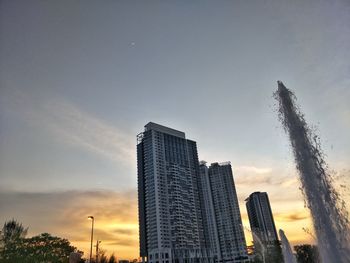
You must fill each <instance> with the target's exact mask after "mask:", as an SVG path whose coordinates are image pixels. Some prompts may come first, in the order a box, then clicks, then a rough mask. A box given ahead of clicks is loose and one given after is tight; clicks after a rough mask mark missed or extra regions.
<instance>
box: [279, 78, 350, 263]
mask: <svg viewBox="0 0 350 263" xmlns="http://www.w3.org/2000/svg"><path fill="white" fill-rule="evenodd" d="M274 96H275V98H276V99H277V100H278V102H279V117H280V119H281V121H282V124H283V126H284V129H285V131H286V132H287V133H288V134H289V139H290V142H291V146H292V149H293V153H294V158H295V162H296V167H297V170H298V171H299V179H300V182H301V186H302V191H303V195H304V199H305V201H306V204H307V206H308V208H309V209H310V212H311V216H312V220H313V225H314V228H315V232H316V238H317V242H318V246H319V251H320V255H321V259H322V263H334V262H337V263H348V262H350V238H349V220H348V215H347V211H346V207H345V204H344V202H343V201H342V200H341V199H340V195H339V193H338V192H337V191H336V190H335V188H334V186H333V181H332V177H331V175H330V173H329V172H328V171H327V165H326V163H325V161H324V158H323V153H322V151H321V149H320V143H319V140H318V137H317V136H316V135H314V133H313V132H312V131H311V129H310V128H309V126H308V125H307V123H306V121H305V119H304V115H303V114H302V113H301V112H300V110H299V108H298V107H297V106H296V104H295V101H296V97H295V95H294V94H293V93H292V92H291V91H290V90H288V89H287V88H286V87H285V86H284V85H283V83H282V82H281V81H278V89H277V91H276V92H275V93H274Z"/></svg>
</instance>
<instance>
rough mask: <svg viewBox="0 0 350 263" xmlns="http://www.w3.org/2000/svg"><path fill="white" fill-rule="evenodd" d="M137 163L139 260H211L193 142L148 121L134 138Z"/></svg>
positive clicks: (174, 262) (163, 262) (157, 262)
mask: <svg viewBox="0 0 350 263" xmlns="http://www.w3.org/2000/svg"><path fill="white" fill-rule="evenodd" d="M137 162H138V164H137V165H138V197H139V198H138V201H139V225H140V256H141V257H142V259H143V260H145V259H146V258H147V261H148V262H149V263H171V262H172V263H191V262H193V263H196V262H212V261H213V255H212V254H211V251H210V249H208V248H207V245H206V240H205V234H204V227H203V220H202V209H201V197H200V189H199V187H200V181H199V163H198V154H197V146H196V142H194V141H191V140H188V139H186V137H185V133H183V132H180V131H177V130H174V129H171V128H168V127H164V126H161V125H159V124H156V123H152V122H150V123H148V124H147V125H146V126H145V130H144V132H142V133H140V134H139V135H138V136H137Z"/></svg>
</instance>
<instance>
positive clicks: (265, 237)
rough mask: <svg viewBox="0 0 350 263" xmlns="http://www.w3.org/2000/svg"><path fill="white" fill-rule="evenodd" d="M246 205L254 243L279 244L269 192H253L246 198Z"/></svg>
mask: <svg viewBox="0 0 350 263" xmlns="http://www.w3.org/2000/svg"><path fill="white" fill-rule="evenodd" d="M246 206H247V212H248V217H249V223H250V228H251V230H252V233H253V240H254V244H256V245H258V244H263V245H264V246H266V245H267V246H268V245H275V244H277V243H278V236H277V232H276V226H275V221H274V220H273V215H272V211H271V206H270V201H269V197H268V195H267V193H266V192H254V193H252V194H251V195H250V196H249V197H248V198H247V199H246Z"/></svg>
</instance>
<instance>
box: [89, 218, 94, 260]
mask: <svg viewBox="0 0 350 263" xmlns="http://www.w3.org/2000/svg"><path fill="white" fill-rule="evenodd" d="M88 219H91V220H92V222H91V224H92V225H91V244H90V260H89V263H91V259H92V241H93V239H94V221H95V218H94V217H93V216H88Z"/></svg>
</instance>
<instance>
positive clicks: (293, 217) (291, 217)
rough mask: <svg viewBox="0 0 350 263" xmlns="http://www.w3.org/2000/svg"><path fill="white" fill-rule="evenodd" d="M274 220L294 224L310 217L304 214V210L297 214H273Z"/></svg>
mask: <svg viewBox="0 0 350 263" xmlns="http://www.w3.org/2000/svg"><path fill="white" fill-rule="evenodd" d="M274 218H275V220H278V221H280V222H294V221H299V220H305V219H308V218H310V215H309V214H308V213H307V212H306V210H303V211H298V212H292V213H283V214H279V213H277V214H275V215H274Z"/></svg>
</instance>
